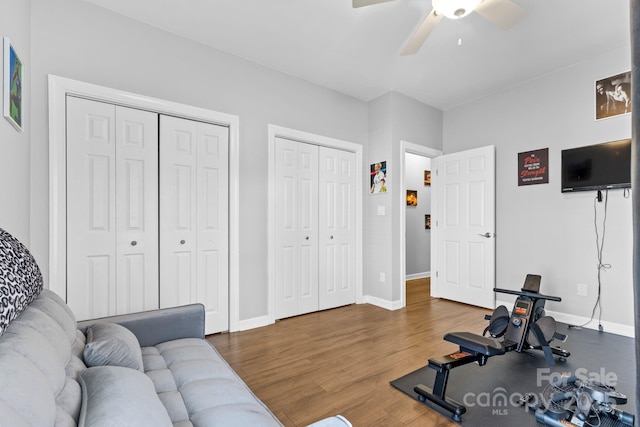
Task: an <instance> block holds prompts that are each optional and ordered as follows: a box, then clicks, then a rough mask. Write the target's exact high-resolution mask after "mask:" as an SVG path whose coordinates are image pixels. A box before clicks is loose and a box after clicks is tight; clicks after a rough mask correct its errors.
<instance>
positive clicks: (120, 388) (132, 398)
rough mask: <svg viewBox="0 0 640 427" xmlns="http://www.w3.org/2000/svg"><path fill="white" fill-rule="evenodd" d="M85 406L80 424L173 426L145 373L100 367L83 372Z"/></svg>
mask: <svg viewBox="0 0 640 427" xmlns="http://www.w3.org/2000/svg"><path fill="white" fill-rule="evenodd" d="M80 385H81V386H82V409H81V412H80V419H79V422H78V427H83V426H86V427H90V426H91V427H117V426H136V427H145V426H149V427H163V426H167V427H171V426H172V424H171V420H170V419H169V415H168V414H167V411H166V410H165V408H164V406H163V405H162V403H161V402H160V399H158V395H157V394H156V392H155V389H154V387H153V383H152V382H151V380H150V379H149V378H148V377H147V376H146V375H145V374H143V373H142V372H139V371H137V370H135V369H130V368H123V367H120V366H97V367H93V368H88V369H86V370H85V371H83V372H82V373H81V374H80Z"/></svg>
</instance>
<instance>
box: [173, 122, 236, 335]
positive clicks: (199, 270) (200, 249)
mask: <svg viewBox="0 0 640 427" xmlns="http://www.w3.org/2000/svg"><path fill="white" fill-rule="evenodd" d="M228 149H229V130H228V128H227V127H224V126H218V125H213V124H208V123H201V122H196V121H192V120H186V119H181V118H176V117H170V116H164V115H161V116H160V170H161V174H160V306H161V307H170V306H176V305H182V304H189V303H202V304H204V306H205V310H206V324H205V333H207V334H209V333H214V332H220V331H224V330H228V328H229V265H228V264H229V251H228V248H229V242H228V240H229V238H228V235H229V230H228V223H229V216H228V188H229V184H228V182H229V181H228V179H229V178H228V175H229V169H228V157H229V156H228Z"/></svg>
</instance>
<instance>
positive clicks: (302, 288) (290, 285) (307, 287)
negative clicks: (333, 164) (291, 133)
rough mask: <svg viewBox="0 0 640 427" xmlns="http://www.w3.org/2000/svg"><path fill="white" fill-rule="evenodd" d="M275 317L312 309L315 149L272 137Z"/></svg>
mask: <svg viewBox="0 0 640 427" xmlns="http://www.w3.org/2000/svg"><path fill="white" fill-rule="evenodd" d="M275 149H276V150H275V151H276V153H275V156H276V159H275V160H276V161H275V175H276V185H275V186H276V195H275V204H276V236H275V241H276V253H275V258H276V259H275V264H276V267H275V268H276V271H275V280H276V318H278V319H281V318H285V317H290V316H296V315H299V314H303V313H309V312H312V311H317V310H318V147H317V146H314V145H310V144H304V143H300V142H297V141H291V140H287V139H283V138H276V144H275Z"/></svg>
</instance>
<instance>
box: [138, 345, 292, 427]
mask: <svg viewBox="0 0 640 427" xmlns="http://www.w3.org/2000/svg"><path fill="white" fill-rule="evenodd" d="M142 355H143V356H142V358H143V361H144V368H145V373H146V374H147V375H148V376H149V378H151V380H152V381H153V383H154V385H155V388H156V392H157V393H158V396H159V397H160V400H161V401H162V403H163V404H164V406H165V407H166V409H167V412H168V413H169V415H170V417H171V421H172V422H173V425H174V427H176V426H181V427H182V426H189V427H191V426H194V427H200V426H214V425H220V426H223V425H238V426H245V425H246V426H252V427H253V426H256V427H258V426H261V427H262V426H281V425H282V424H281V423H280V422H279V421H278V420H277V419H276V418H275V416H274V415H273V414H272V413H271V411H269V409H267V407H266V406H265V405H264V404H263V403H262V402H261V401H260V400H259V399H258V398H257V397H256V396H255V395H254V394H253V393H252V392H251V390H250V389H249V388H248V387H247V385H246V384H245V383H244V382H243V381H242V380H241V379H240V377H238V375H237V374H236V373H235V372H234V371H233V369H231V367H230V366H229V364H228V363H227V362H226V361H225V360H224V359H223V358H222V356H220V353H218V352H217V350H216V349H215V348H214V347H213V346H212V345H211V344H209V342H208V341H206V340H203V339H198V338H185V339H179V340H174V341H167V342H164V343H160V344H158V345H156V346H154V347H144V348H143V349H142Z"/></svg>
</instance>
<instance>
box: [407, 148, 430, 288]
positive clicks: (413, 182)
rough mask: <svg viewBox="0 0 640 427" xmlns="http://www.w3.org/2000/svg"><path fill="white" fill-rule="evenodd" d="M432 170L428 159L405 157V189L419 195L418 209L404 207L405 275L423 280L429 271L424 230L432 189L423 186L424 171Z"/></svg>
mask: <svg viewBox="0 0 640 427" xmlns="http://www.w3.org/2000/svg"><path fill="white" fill-rule="evenodd" d="M425 170H431V159H430V158H428V157H424V156H419V155H417V154H413V153H406V154H405V163H404V185H405V187H406V189H407V190H416V191H417V192H418V206H407V208H406V214H405V228H406V233H405V239H406V252H405V253H406V255H405V257H406V275H407V276H422V277H425V276H426V275H428V274H429V273H430V271H431V230H427V229H426V228H425V219H424V216H425V215H426V214H429V215H430V214H431V186H428V185H424V171H425Z"/></svg>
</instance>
